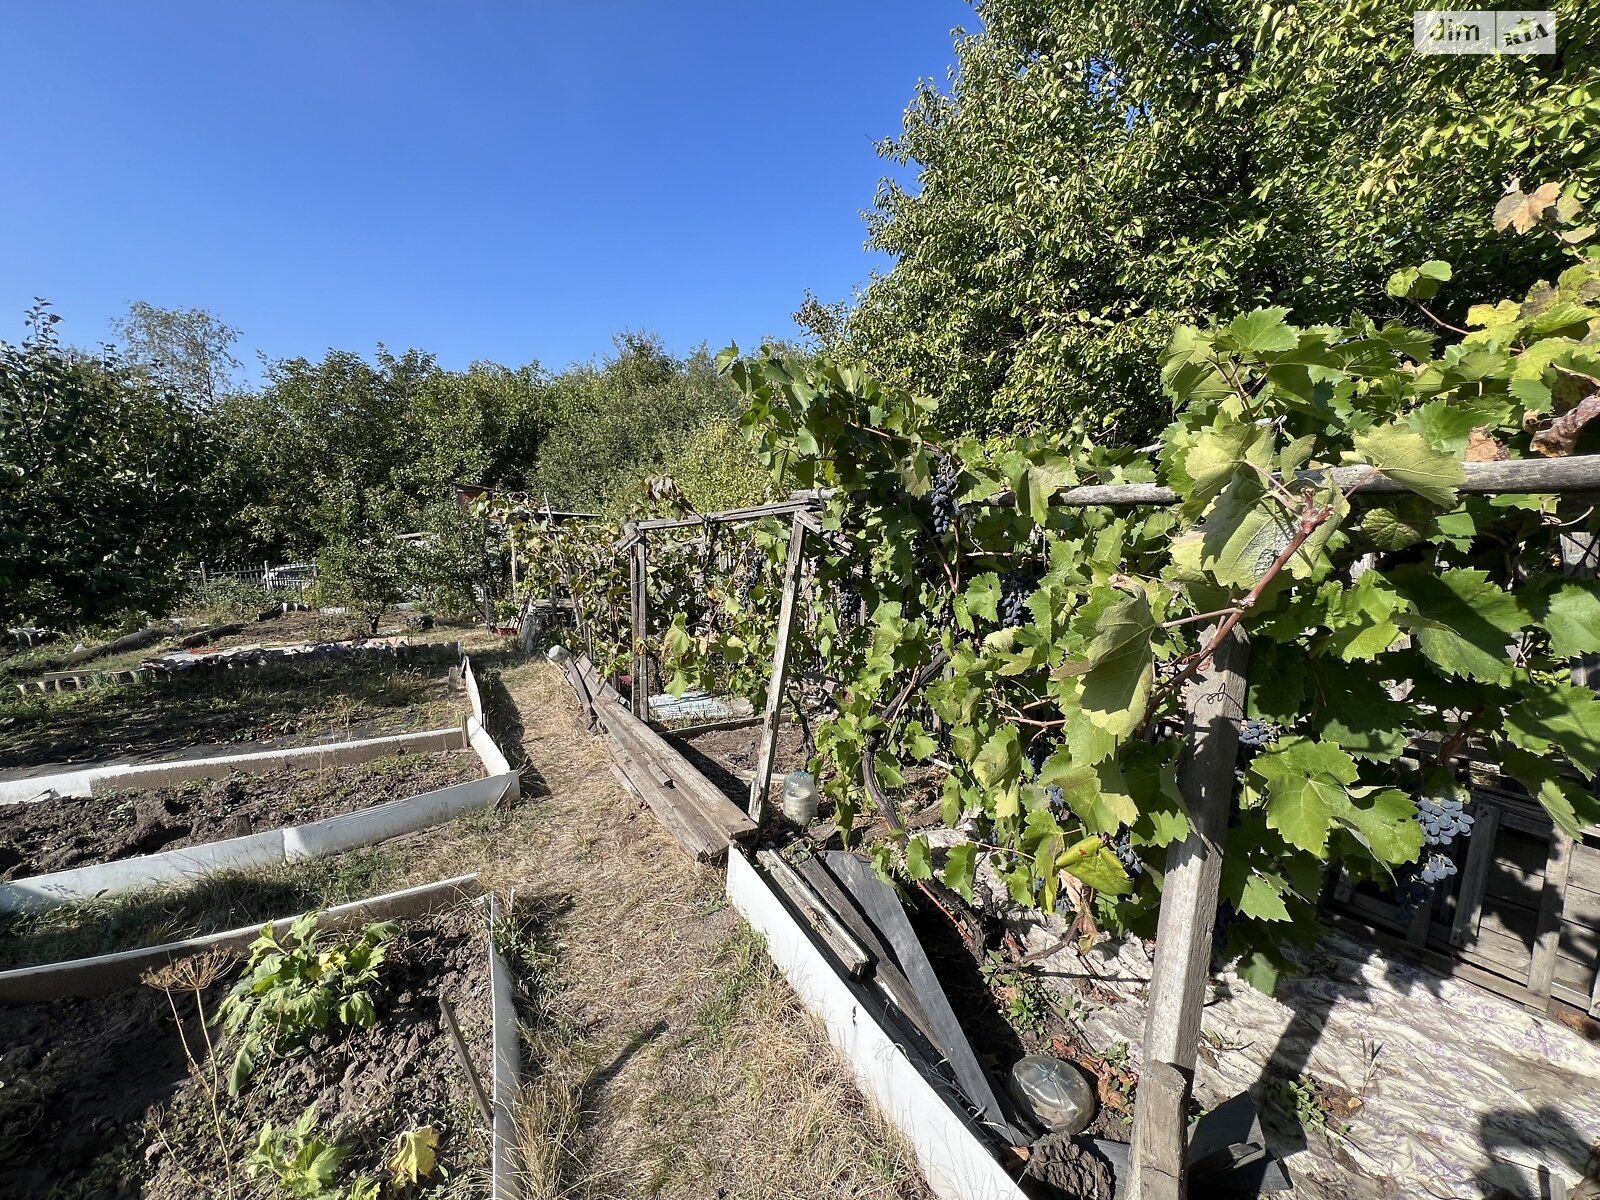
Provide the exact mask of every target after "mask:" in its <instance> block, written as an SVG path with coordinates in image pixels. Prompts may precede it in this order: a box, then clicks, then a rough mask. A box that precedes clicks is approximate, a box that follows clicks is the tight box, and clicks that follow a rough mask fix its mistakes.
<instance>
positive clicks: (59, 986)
mask: <svg viewBox="0 0 1600 1200" xmlns="http://www.w3.org/2000/svg"><path fill="white" fill-rule="evenodd" d="M477 891H478V877H477V876H476V875H457V876H456V877H454V878H453V879H441V880H439V881H437V882H436V883H424V884H420V885H418V886H417V887H410V888H404V889H402V890H400V891H398V892H386V893H384V894H383V895H381V896H372V897H370V898H368V899H366V900H353V901H351V902H350V903H348V904H337V905H335V906H334V907H332V908H330V909H327V910H325V911H324V912H323V914H322V920H321V923H320V925H321V928H324V929H336V930H337V929H348V928H351V927H353V926H359V925H365V924H366V923H367V922H369V921H378V920H387V919H389V918H390V917H403V916H416V915H418V914H421V913H428V912H432V911H434V910H435V909H437V908H443V907H445V906H447V905H449V904H452V903H454V902H455V901H457V900H459V899H461V898H463V897H464V896H466V895H470V894H475V893H476V892H477ZM296 919H297V918H296V917H281V918H279V919H277V920H275V921H272V922H271V925H272V927H273V929H275V930H277V931H278V932H279V933H282V932H283V931H284V930H286V929H288V928H289V926H290V924H292V923H293V922H294V921H295V920H296ZM261 928H262V927H261V925H248V926H243V927H241V928H239V929H229V930H227V931H225V932H223V933H211V934H207V935H205V936H204V937H197V938H189V939H187V940H186V941H182V942H166V943H164V944H162V945H160V946H145V947H142V948H140V949H138V950H121V951H118V952H117V953H115V954H100V955H96V956H95V957H93V958H75V959H72V960H70V961H68V962H56V963H42V964H39V965H37V966H31V967H14V968H12V969H11V970H9V971H0V1004H33V1003H36V1002H38V1001H42V1000H58V999H61V998H62V997H65V996H103V995H105V994H106V993H107V992H115V991H118V990H120V989H122V988H125V987H132V986H133V985H134V984H136V983H138V982H139V977H140V976H141V975H143V974H144V973H145V972H146V971H150V970H156V969H159V968H161V967H164V966H166V965H167V964H168V963H170V962H173V961H174V960H176V959H180V958H188V957H189V956H190V955H192V954H199V953H200V952H202V951H205V950H211V949H215V948H217V947H235V946H247V945H249V944H250V943H251V942H253V941H255V939H256V937H257V936H258V935H259V934H260V933H261Z"/></svg>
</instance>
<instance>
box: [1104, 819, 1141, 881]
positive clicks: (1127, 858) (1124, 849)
mask: <svg viewBox="0 0 1600 1200" xmlns="http://www.w3.org/2000/svg"><path fill="white" fill-rule="evenodd" d="M1111 852H1112V853H1113V854H1115V855H1116V856H1117V861H1119V862H1120V863H1121V864H1122V866H1123V868H1124V869H1125V870H1126V871H1127V872H1128V874H1129V875H1130V876H1133V877H1134V878H1138V877H1139V876H1140V875H1143V874H1144V861H1143V860H1142V859H1141V858H1140V857H1139V856H1138V855H1137V854H1135V853H1134V850H1133V835H1132V834H1131V833H1130V832H1129V831H1128V830H1126V829H1124V830H1123V831H1122V832H1121V833H1119V834H1117V836H1116V840H1115V841H1113V842H1112V843H1111Z"/></svg>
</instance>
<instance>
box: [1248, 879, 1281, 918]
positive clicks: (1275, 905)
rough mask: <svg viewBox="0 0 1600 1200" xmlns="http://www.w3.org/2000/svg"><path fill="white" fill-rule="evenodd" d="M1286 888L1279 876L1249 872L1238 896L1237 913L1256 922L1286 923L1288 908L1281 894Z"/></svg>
mask: <svg viewBox="0 0 1600 1200" xmlns="http://www.w3.org/2000/svg"><path fill="white" fill-rule="evenodd" d="M1288 886H1289V885H1288V884H1287V883H1285V882H1284V879H1283V877H1282V876H1281V875H1275V874H1267V873H1264V872H1260V871H1253V872H1251V874H1250V877H1249V878H1248V879H1246V880H1245V881H1244V888H1243V890H1242V891H1241V893H1240V895H1239V911H1240V912H1241V913H1243V914H1244V915H1245V916H1247V917H1254V918H1255V919H1256V920H1258V921H1287V920H1288V919H1289V908H1288V906H1287V905H1286V904H1285V903H1284V902H1283V893H1284V891H1285V890H1286V889H1287V888H1288Z"/></svg>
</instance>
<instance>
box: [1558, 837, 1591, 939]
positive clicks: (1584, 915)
mask: <svg viewBox="0 0 1600 1200" xmlns="http://www.w3.org/2000/svg"><path fill="white" fill-rule="evenodd" d="M1586 849H1588V847H1587V846H1574V847H1573V848H1572V865H1574V866H1575V865H1576V864H1577V862H1578V852H1579V851H1580V850H1586ZM1561 919H1562V920H1563V921H1571V922H1573V923H1574V924H1577V925H1588V926H1590V927H1591V928H1594V929H1596V930H1600V892H1592V891H1590V890H1589V889H1588V888H1585V887H1579V886H1578V885H1577V884H1576V883H1574V882H1573V879H1572V872H1571V871H1570V870H1569V871H1568V874H1567V896H1566V903H1565V904H1564V905H1563V906H1562V909H1561Z"/></svg>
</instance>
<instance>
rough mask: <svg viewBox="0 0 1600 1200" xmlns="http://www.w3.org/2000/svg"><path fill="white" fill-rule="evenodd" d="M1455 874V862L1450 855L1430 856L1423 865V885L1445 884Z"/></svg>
mask: <svg viewBox="0 0 1600 1200" xmlns="http://www.w3.org/2000/svg"><path fill="white" fill-rule="evenodd" d="M1455 873H1456V864H1455V860H1454V859H1453V858H1451V857H1450V856H1449V855H1448V854H1430V855H1428V859H1427V861H1426V862H1424V863H1423V864H1422V882H1423V883H1443V882H1444V881H1445V880H1446V879H1449V878H1450V876H1452V875H1454V874H1455Z"/></svg>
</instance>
